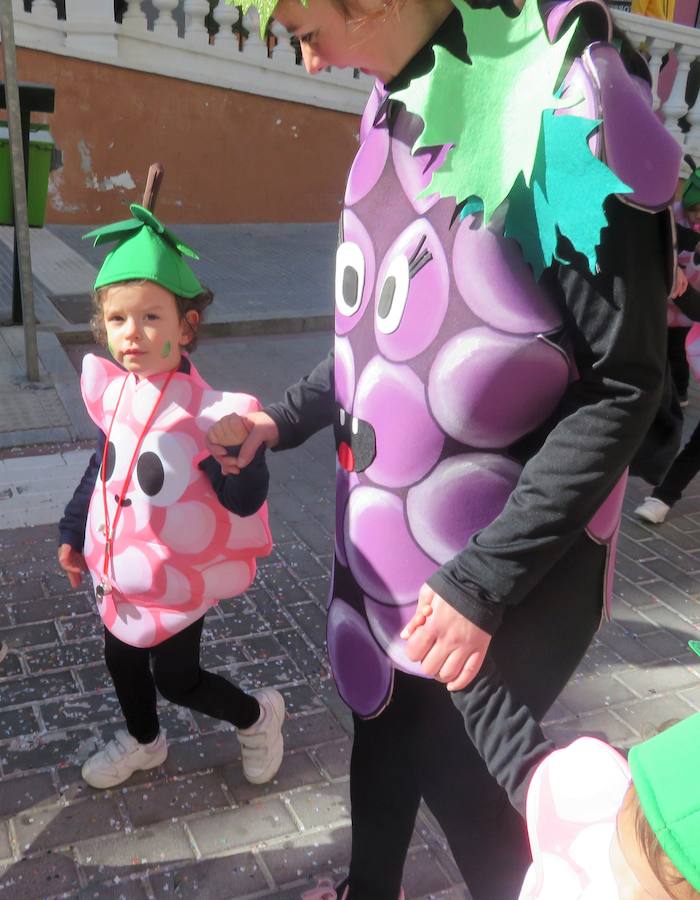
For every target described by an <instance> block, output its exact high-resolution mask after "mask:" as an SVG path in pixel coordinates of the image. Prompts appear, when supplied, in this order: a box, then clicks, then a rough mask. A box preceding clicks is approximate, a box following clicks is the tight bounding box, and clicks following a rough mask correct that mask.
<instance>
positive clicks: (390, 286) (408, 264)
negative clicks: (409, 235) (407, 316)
mask: <svg viewBox="0 0 700 900" xmlns="http://www.w3.org/2000/svg"><path fill="white" fill-rule="evenodd" d="M425 240H426V238H425V235H423V237H422V238H421V239H420V241H419V243H418V246H417V247H416V249H415V250H414V252H413V254H412V256H411V258H410V259H406V257H405V256H404V255H400V256H397V257H396V258H395V259H394V260H392V262H391V264H390V265H389V268H388V269H387V271H386V274H385V276H384V283H383V284H382V287H381V291H380V292H379V299H378V301H377V330H378V331H380V332H381V333H382V334H392V333H393V332H394V331H396V329H397V328H398V327H399V325H400V324H401V320H402V318H403V314H404V310H405V309H406V301H407V300H408V293H409V287H410V284H411V279H412V278H414V277H415V276H416V275H417V274H418V273H419V272H420V270H421V269H422V268H423V266H425V265H427V263H429V262H430V260H431V259H432V258H433V255H432V253H431V252H430V251H429V250H425V249H423V245H424V244H425Z"/></svg>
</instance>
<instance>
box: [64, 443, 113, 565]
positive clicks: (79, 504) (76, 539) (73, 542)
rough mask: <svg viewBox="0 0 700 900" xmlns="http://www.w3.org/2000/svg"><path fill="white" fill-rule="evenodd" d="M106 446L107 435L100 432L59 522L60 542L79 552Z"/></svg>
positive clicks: (83, 539)
mask: <svg viewBox="0 0 700 900" xmlns="http://www.w3.org/2000/svg"><path fill="white" fill-rule="evenodd" d="M104 447H105V436H104V434H103V433H102V432H100V436H99V437H98V439H97V446H96V448H95V452H94V453H93V454H92V457H91V458H90V462H89V463H88V465H87V469H85V474H84V475H83V477H82V478H81V479H80V484H79V485H78V487H77V488H76V489H75V493H74V494H73V496H72V498H71V499H70V500H69V501H68V505H67V506H66V508H65V511H64V513H63V518H62V519H61V521H60V522H59V523H58V535H59V537H58V542H59V544H70V546H71V547H72V548H73V549H74V550H77V551H78V552H79V553H82V550H83V543H84V541H85V526H86V525H87V517H88V509H89V507H90V499H91V497H92V494H93V491H94V490H95V484H96V483H97V474H98V472H99V471H100V465H101V463H102V454H103V453H104Z"/></svg>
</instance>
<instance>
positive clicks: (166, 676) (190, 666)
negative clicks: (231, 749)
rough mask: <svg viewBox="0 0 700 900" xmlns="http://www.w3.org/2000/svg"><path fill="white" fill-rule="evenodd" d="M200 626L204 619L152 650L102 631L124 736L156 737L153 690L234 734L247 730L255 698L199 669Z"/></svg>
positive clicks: (254, 713)
mask: <svg viewBox="0 0 700 900" xmlns="http://www.w3.org/2000/svg"><path fill="white" fill-rule="evenodd" d="M203 625H204V616H202V618H201V619H197V621H196V622H193V623H192V624H191V625H188V627H187V628H184V629H183V630H182V631H179V632H178V633H177V634H175V635H173V636H172V637H171V638H168V639H167V640H166V641H163V642H162V643H161V644H156V646H155V647H132V646H131V645H130V644H125V643H124V642H123V641H120V640H119V639H118V638H116V637H115V636H114V635H113V634H112V633H111V632H110V631H108V630H107V629H106V628H105V661H106V663H107V668H108V669H109V674H110V675H111V676H112V681H113V682H114V689H115V690H116V692H117V698H118V700H119V705H120V706H121V708H122V712H123V713H124V718H125V719H126V727H127V730H128V732H129V734H130V735H131V736H132V737H135V738H136V740H137V741H139V742H140V743H142V744H147V743H150V742H151V741H154V740H155V739H156V738H157V737H158V733H159V730H160V728H159V725H158V714H157V712H156V688H157V689H158V692H159V693H160V694H161V695H162V696H163V697H165V699H166V700H170V702H171V703H176V704H177V705H178V706H186V707H187V708H188V709H194V710H197V712H203V713H206V714H207V715H208V716H212V717H213V718H215V719H222V720H224V721H225V722H230V723H231V724H232V725H235V726H236V727H237V728H249V727H250V726H251V725H253V724H254V723H255V722H256V721H257V720H258V718H259V716H260V705H259V704H258V701H257V700H256V699H255V697H252V696H251V695H250V694H246V693H245V691H242V690H241V689H240V688H238V687H236V685H235V684H231V682H230V681H227V680H226V679H225V678H222V677H221V675H215V674H214V673H213V672H207V671H206V670H205V669H202V668H201V666H200V665H199V645H200V641H201V637H202V627H203ZM151 667H152V668H151Z"/></svg>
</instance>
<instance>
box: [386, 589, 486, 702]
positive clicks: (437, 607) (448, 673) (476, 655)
mask: <svg viewBox="0 0 700 900" xmlns="http://www.w3.org/2000/svg"><path fill="white" fill-rule="evenodd" d="M401 637H402V638H404V640H406V641H407V644H406V654H407V655H408V657H409V659H412V660H413V661H414V662H419V661H420V663H421V666H422V668H423V671H424V672H425V674H426V675H432V676H433V677H435V678H436V679H437V680H438V681H442V682H444V683H446V684H447V690H448V691H461V690H463V689H464V688H465V687H466V686H467V685H468V684H469V683H470V682H471V681H472V680H473V679H474V678H475V677H476V676H477V674H478V672H479V669H480V668H481V664H482V663H483V661H484V657H485V656H486V651H487V650H488V648H489V644H490V643H491V635H490V634H488V633H487V632H486V631H484V630H483V629H481V628H479V627H478V625H474V624H473V623H472V622H470V621H469V619H467V618H465V617H464V616H463V615H462V614H461V613H459V612H457V610H456V609H455V608H454V607H452V606H450V604H449V603H448V602H447V601H446V600H443V599H442V597H440V595H439V594H436V593H435V591H434V590H432V588H430V587H428V585H427V584H424V585H423V587H422V588H421V589H420V593H419V594H418V608H417V610H416V613H415V615H414V616H413V618H412V619H411V621H410V622H409V623H408V624H407V625H406V627H405V628H404V629H403V631H402V632H401Z"/></svg>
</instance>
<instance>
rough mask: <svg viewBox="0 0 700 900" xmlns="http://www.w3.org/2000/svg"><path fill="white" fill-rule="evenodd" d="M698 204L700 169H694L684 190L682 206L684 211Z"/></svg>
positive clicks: (699, 201) (699, 196)
mask: <svg viewBox="0 0 700 900" xmlns="http://www.w3.org/2000/svg"><path fill="white" fill-rule="evenodd" d="M698 203H700V169H693V171H692V172H691V173H690V177H689V178H688V180H687V181H686V183H685V187H684V188H683V193H682V194H681V204H682V205H683V208H684V209H689V208H690V207H691V206H697V204H698Z"/></svg>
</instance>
